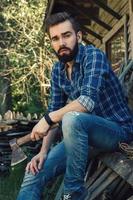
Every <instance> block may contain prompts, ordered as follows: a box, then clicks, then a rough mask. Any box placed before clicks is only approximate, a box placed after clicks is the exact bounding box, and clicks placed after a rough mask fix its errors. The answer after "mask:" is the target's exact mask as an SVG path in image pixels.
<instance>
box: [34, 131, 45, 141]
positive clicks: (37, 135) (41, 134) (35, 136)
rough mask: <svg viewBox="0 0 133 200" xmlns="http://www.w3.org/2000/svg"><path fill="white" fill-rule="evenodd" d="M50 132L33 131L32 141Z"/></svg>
mask: <svg viewBox="0 0 133 200" xmlns="http://www.w3.org/2000/svg"><path fill="white" fill-rule="evenodd" d="M47 134H48V133H47V132H44V133H39V132H34V131H32V132H31V140H32V141H38V140H40V139H42V138H43V137H44V136H46V135H47Z"/></svg>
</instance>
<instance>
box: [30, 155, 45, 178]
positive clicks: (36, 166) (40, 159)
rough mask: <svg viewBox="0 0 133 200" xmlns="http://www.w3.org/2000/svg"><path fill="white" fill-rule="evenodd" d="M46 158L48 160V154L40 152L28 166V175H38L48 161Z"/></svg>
mask: <svg viewBox="0 0 133 200" xmlns="http://www.w3.org/2000/svg"><path fill="white" fill-rule="evenodd" d="M46 158H47V154H45V153H44V152H39V153H38V154H37V155H36V156H34V157H33V158H32V159H31V161H30V162H29V163H28V164H27V166H26V171H27V172H28V173H29V172H31V173H32V174H33V175H35V174H36V173H38V172H39V171H40V170H41V168H42V165H43V163H44V161H45V160H46Z"/></svg>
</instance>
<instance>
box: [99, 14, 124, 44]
mask: <svg viewBox="0 0 133 200" xmlns="http://www.w3.org/2000/svg"><path fill="white" fill-rule="evenodd" d="M125 21H126V16H123V17H122V18H121V19H120V20H119V22H118V23H117V24H116V25H115V26H114V27H113V28H112V30H111V31H109V32H108V34H106V36H105V37H104V38H103V39H102V42H103V43H105V42H107V41H108V40H109V39H110V38H111V37H113V35H114V34H115V33H117V31H118V30H120V29H121V28H122V27H123V26H124V23H125Z"/></svg>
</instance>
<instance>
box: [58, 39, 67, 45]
mask: <svg viewBox="0 0 133 200" xmlns="http://www.w3.org/2000/svg"><path fill="white" fill-rule="evenodd" d="M59 43H60V46H65V45H66V42H65V40H64V38H60V40H59Z"/></svg>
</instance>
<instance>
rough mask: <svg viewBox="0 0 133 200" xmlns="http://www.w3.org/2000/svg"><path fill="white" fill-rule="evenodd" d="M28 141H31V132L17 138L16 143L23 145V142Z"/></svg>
mask: <svg viewBox="0 0 133 200" xmlns="http://www.w3.org/2000/svg"><path fill="white" fill-rule="evenodd" d="M30 141H31V134H28V135H25V136H23V137H20V138H18V139H17V142H16V143H17V144H18V145H19V146H21V145H23V144H25V143H27V142H30Z"/></svg>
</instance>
